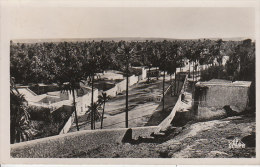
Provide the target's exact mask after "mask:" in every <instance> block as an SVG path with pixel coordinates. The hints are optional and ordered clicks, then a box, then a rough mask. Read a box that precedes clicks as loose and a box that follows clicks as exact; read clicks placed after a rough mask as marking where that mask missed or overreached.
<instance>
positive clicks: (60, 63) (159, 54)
mask: <svg viewBox="0 0 260 167" xmlns="http://www.w3.org/2000/svg"><path fill="white" fill-rule="evenodd" d="M224 56H228V57H229V59H228V60H227V62H226V64H225V66H224V65H223V57H224ZM187 62H189V65H190V64H192V65H193V66H194V67H195V68H193V72H192V73H193V78H194V72H195V73H197V70H199V69H200V68H198V67H200V65H203V64H206V66H207V70H205V71H204V72H202V76H201V77H202V79H204V80H209V79H212V78H224V79H231V80H249V81H253V88H252V89H253V90H254V89H255V88H254V85H255V43H254V42H252V41H251V40H250V39H247V40H244V41H222V40H221V39H219V40H208V39H204V40H177V41H167V40H164V41H145V42H139V41H132V42H129V41H119V42H115V41H99V42H96V41H91V42H59V43H53V42H49V43H33V44H25V43H13V42H12V41H11V45H10V75H11V78H12V84H11V135H14V134H12V133H14V132H15V129H19V128H20V127H21V126H22V125H21V119H23V120H24V121H23V123H24V124H25V123H27V121H28V116H27V115H28V112H26V107H25V106H26V105H25V104H24V101H25V99H24V98H23V96H22V95H20V94H19V92H18V91H17V89H16V85H15V83H16V84H17V83H19V84H24V85H27V84H29V83H35V84H38V83H57V84H58V85H59V86H60V89H61V90H62V91H70V92H72V94H73V106H74V112H75V121H76V125H77V128H78V123H77V112H76V102H75V94H74V90H76V89H79V88H80V86H79V85H80V84H79V83H80V82H88V84H89V85H90V86H91V87H92V99H91V106H90V107H89V108H90V110H91V112H90V113H91V114H90V115H91V116H90V117H91V129H95V120H96V118H95V117H96V116H95V115H96V114H95V111H94V110H96V109H95V108H97V107H95V106H97V105H96V104H95V103H94V100H93V90H94V82H95V77H94V76H95V75H96V74H97V73H100V72H103V71H104V70H119V71H122V72H124V75H125V77H126V79H127V80H128V77H129V76H130V75H131V72H132V71H131V68H130V67H131V66H146V67H148V69H149V71H150V68H151V67H156V69H157V70H158V71H161V72H163V74H164V75H163V83H164V82H165V73H166V72H167V73H168V74H169V75H173V74H175V72H176V69H177V68H182V67H183V66H184V65H186V64H185V63H187ZM194 70H195V71H194ZM149 81H150V78H149V75H148V80H147V82H149ZM175 81H176V80H175ZM126 83H127V84H126V109H125V112H126V127H128V82H126ZM163 85H164V84H163ZM163 92H164V86H163ZM175 95H176V94H175ZM253 98H254V97H253ZM163 104H164V98H163ZM163 106H164V105H163ZM78 130H79V129H78ZM22 131H25V130H22V129H21V128H20V131H19V134H22ZM17 133H18V132H17ZM20 136H21V135H20ZM11 137H12V136H11ZM14 137H15V136H14ZM12 139H13V137H12ZM13 141H14V139H13Z"/></svg>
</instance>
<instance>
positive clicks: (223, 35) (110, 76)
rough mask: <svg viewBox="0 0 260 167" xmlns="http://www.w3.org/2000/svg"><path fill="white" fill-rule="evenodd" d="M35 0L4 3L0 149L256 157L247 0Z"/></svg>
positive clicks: (62, 155) (17, 153)
mask: <svg viewBox="0 0 260 167" xmlns="http://www.w3.org/2000/svg"><path fill="white" fill-rule="evenodd" d="M49 2H50V1H49ZM78 2H79V1H78ZM253 2H255V1H253ZM42 3H43V2H42ZM157 3H158V2H157ZM3 4H4V3H3ZM7 4H8V3H7ZM40 4H41V3H40V2H39V4H38V3H37V2H31V1H28V2H27V3H26V1H24V2H23V1H16V2H14V3H11V2H10V3H9V4H8V5H9V8H6V9H5V11H4V12H5V15H8V16H9V17H8V19H5V20H4V21H6V22H5V23H6V24H7V25H8V34H7V35H4V36H3V38H5V39H7V40H8V43H7V44H6V45H4V44H3V46H8V49H7V50H8V52H6V53H7V54H8V55H1V60H3V62H5V63H3V62H1V64H3V66H2V67H1V75H2V74H3V73H5V74H4V75H2V76H1V85H4V84H2V83H3V82H5V84H6V85H7V86H5V87H4V89H3V87H2V86H1V90H3V93H2V92H1V105H5V107H6V110H5V111H3V112H4V113H5V114H4V115H5V117H4V118H3V117H1V120H3V119H4V121H7V122H6V123H5V124H4V127H3V126H2V127H1V129H4V131H1V136H2V134H5V138H6V139H5V140H4V141H5V143H6V144H5V146H8V145H10V147H8V148H9V149H7V151H5V157H9V158H10V159H11V161H12V159H14V160H16V162H19V159H20V158H22V159H24V158H26V159H27V158H29V159H37V158H48V159H49V158H50V159H52V158H55V160H57V161H58V160H59V159H65V160H70V159H71V160H73V159H74V158H77V159H79V160H81V159H85V160H86V161H85V163H87V159H94V160H96V161H100V163H101V161H102V159H103V158H110V159H114V160H116V159H119V160H120V159H122V158H127V159H130V161H131V159H133V158H142V159H143V160H144V161H147V160H146V158H152V159H153V158H156V159H160V160H161V159H162V160H163V159H165V160H167V162H172V163H175V162H174V160H175V159H179V158H182V159H183V158H184V159H187V161H189V159H194V158H200V159H199V160H197V161H200V162H197V163H203V160H204V159H207V158H214V160H216V161H219V160H218V159H220V160H221V159H231V158H232V160H234V158H235V159H238V160H241V159H246V160H250V159H251V160H256V158H257V157H256V155H258V154H259V152H257V146H258V145H259V141H258V142H257V139H256V138H257V135H256V134H258V133H259V130H258V128H257V127H256V122H257V117H256V115H257V112H256V110H257V106H256V102H257V100H256V96H257V95H256V92H257V91H256V85H257V84H256V80H257V78H258V76H257V72H256V68H257V62H256V43H257V40H259V38H258V37H257V28H256V24H257V21H256V20H257V17H258V16H257V13H256V12H258V11H257V10H256V8H255V7H254V6H252V5H251V4H250V3H249V5H248V6H239V7H238V6H234V7H232V6H230V5H228V6H221V5H220V6H216V7H214V6H211V5H208V6H207V5H204V6H203V5H201V6H199V5H198V4H197V5H195V6H189V7H185V6H179V7H178V6H171V5H169V6H162V5H161V6H155V5H150V6H148V7H145V6H142V5H141V6H137V5H132V6H131V5H129V6H127V5H125V4H124V3H123V2H121V3H119V5H117V6H113V5H112V4H111V6H110V5H107V6H105V5H104V6H102V5H100V6H97V7H95V6H94V5H93V6H84V5H82V6H79V4H78V3H77V1H76V2H75V4H74V3H73V2H71V1H67V2H66V1H65V2H64V3H62V2H61V3H58V1H56V3H55V2H53V3H51V2H50V3H46V4H45V5H42V6H41V5H40ZM62 4H63V5H62ZM73 4H74V5H73ZM255 4H257V5H259V3H256V2H255ZM59 5H60V6H59ZM3 6H4V5H3ZM3 18H5V17H3ZM8 20H9V21H8ZM258 24H259V23H258ZM2 30H3V31H1V34H4V29H2ZM4 67H7V69H5V70H6V71H5V72H4V71H3V69H4ZM3 95H5V96H4V97H3ZM1 116H3V114H2V108H1ZM258 121H259V120H258ZM258 124H259V122H258ZM1 125H2V124H1ZM7 142H8V143H7ZM1 144H3V142H1ZM2 146H3V145H2ZM2 146H1V147H2ZM40 160H41V159H40ZM42 160H43V159H42ZM133 160H134V159H133ZM184 161H185V160H184ZM234 161H235V160H234ZM67 162H69V161H67ZM252 162H254V163H256V162H258V163H259V160H258V161H252Z"/></svg>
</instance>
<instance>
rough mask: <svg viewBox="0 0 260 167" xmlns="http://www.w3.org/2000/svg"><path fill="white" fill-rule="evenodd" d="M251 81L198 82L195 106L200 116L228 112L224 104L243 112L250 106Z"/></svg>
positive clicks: (206, 116) (205, 116) (211, 116)
mask: <svg viewBox="0 0 260 167" xmlns="http://www.w3.org/2000/svg"><path fill="white" fill-rule="evenodd" d="M250 85H251V82H249V81H236V82H230V83H228V82H212V81H209V82H198V83H197V84H196V85H195V98H194V107H195V110H197V116H198V117H199V118H207V119H208V118H213V117H216V116H223V115H225V114H226V112H225V110H224V109H223V107H224V106H230V107H231V108H232V109H233V110H235V111H236V112H242V111H244V110H245V109H246V107H247V106H248V101H249V94H248V93H249V87H250Z"/></svg>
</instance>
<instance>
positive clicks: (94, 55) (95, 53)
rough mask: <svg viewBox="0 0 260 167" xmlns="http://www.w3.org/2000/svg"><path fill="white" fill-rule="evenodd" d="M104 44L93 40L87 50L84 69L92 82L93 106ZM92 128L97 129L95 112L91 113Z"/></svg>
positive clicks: (92, 104)
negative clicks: (95, 84) (96, 79)
mask: <svg viewBox="0 0 260 167" xmlns="http://www.w3.org/2000/svg"><path fill="white" fill-rule="evenodd" d="M101 55H102V45H101V44H99V43H95V42H92V43H91V44H90V46H89V48H88V50H87V55H85V56H86V60H87V66H86V68H84V67H83V70H84V71H85V72H86V73H87V74H88V76H89V83H91V106H94V82H95V75H96V73H97V72H101V65H100V64H101V57H102V56H101ZM91 129H92V130H93V129H95V113H94V111H93V113H92V114H91Z"/></svg>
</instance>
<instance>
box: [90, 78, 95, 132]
mask: <svg viewBox="0 0 260 167" xmlns="http://www.w3.org/2000/svg"><path fill="white" fill-rule="evenodd" d="M93 106H94V74H92V88H91V129H92V130H93V129H95V127H94V122H95V120H94V110H93Z"/></svg>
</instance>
